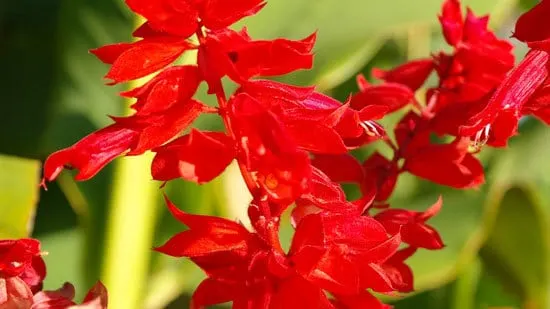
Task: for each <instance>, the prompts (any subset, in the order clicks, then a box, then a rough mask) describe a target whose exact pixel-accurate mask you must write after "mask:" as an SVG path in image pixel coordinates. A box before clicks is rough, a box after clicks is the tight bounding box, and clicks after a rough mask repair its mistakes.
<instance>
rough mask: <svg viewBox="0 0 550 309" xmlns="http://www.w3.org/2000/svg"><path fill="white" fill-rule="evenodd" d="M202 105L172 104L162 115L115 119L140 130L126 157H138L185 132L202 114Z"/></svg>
mask: <svg viewBox="0 0 550 309" xmlns="http://www.w3.org/2000/svg"><path fill="white" fill-rule="evenodd" d="M203 109H204V105H203V104H202V103H200V102H198V101H195V100H189V101H183V102H181V101H180V102H178V103H177V104H174V105H173V106H172V107H171V108H169V109H167V110H165V111H164V112H162V113H155V114H151V115H145V116H140V115H138V114H136V115H134V116H131V117H127V118H116V119H115V120H116V121H117V123H119V124H121V125H124V126H128V127H133V128H140V129H141V130H140V134H139V138H138V140H137V143H136V145H135V146H133V147H132V149H131V151H130V152H129V153H128V155H139V154H142V153H144V152H145V151H147V150H151V149H153V148H156V147H159V146H161V145H162V144H164V143H166V142H167V141H169V140H170V139H172V138H174V137H175V136H177V135H178V134H179V133H180V132H181V131H183V130H185V129H186V128H187V127H188V126H189V125H191V123H193V121H195V119H197V117H198V116H199V115H200V114H201V113H202V111H203Z"/></svg>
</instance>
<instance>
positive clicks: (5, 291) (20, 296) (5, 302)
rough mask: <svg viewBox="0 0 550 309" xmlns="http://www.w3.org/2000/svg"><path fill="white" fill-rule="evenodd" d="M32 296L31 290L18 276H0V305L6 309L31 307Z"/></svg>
mask: <svg viewBox="0 0 550 309" xmlns="http://www.w3.org/2000/svg"><path fill="white" fill-rule="evenodd" d="M32 297H33V295H32V291H31V290H30V289H29V287H28V286H27V284H25V282H24V281H23V280H21V279H20V278H18V277H11V278H0V307H2V308H6V309H12V308H13V309H19V308H31V306H32V305H33V299H32ZM33 308H34V307H33Z"/></svg>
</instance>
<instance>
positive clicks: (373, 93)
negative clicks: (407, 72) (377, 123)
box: [351, 83, 414, 119]
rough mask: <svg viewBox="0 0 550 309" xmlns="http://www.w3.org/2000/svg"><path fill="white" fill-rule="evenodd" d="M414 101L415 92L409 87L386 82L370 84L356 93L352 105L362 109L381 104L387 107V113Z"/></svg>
mask: <svg viewBox="0 0 550 309" xmlns="http://www.w3.org/2000/svg"><path fill="white" fill-rule="evenodd" d="M413 101H414V93H413V92H412V90H411V89H410V88H409V87H407V86H405V85H401V84H396V83H384V84H381V85H375V86H370V87H368V88H366V89H365V90H363V91H361V92H359V93H357V94H355V95H354V96H353V97H352V99H351V107H352V108H354V109H356V110H360V109H363V108H364V107H366V106H370V105H380V106H384V107H386V108H387V110H386V113H392V112H394V111H396V110H398V109H400V108H402V107H404V106H406V105H407V104H409V103H411V102H413ZM381 116H383V115H381ZM369 118H370V117H369ZM370 119H373V118H370Z"/></svg>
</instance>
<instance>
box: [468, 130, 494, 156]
mask: <svg viewBox="0 0 550 309" xmlns="http://www.w3.org/2000/svg"><path fill="white" fill-rule="evenodd" d="M489 133H491V125H490V124H488V125H486V126H485V127H483V128H482V129H481V130H479V131H477V133H476V135H475V137H474V140H473V141H472V143H471V145H470V147H471V149H470V151H471V152H479V151H480V150H481V148H482V147H483V146H485V144H487V141H489Z"/></svg>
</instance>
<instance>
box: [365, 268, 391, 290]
mask: <svg viewBox="0 0 550 309" xmlns="http://www.w3.org/2000/svg"><path fill="white" fill-rule="evenodd" d="M361 286H362V287H364V288H369V289H372V290H373V291H375V292H379V293H389V292H393V291H395V288H394V287H393V286H392V281H391V280H390V278H389V277H388V276H387V275H386V270H385V269H384V268H382V266H380V265H377V264H374V263H370V264H366V263H365V264H363V265H361Z"/></svg>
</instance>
